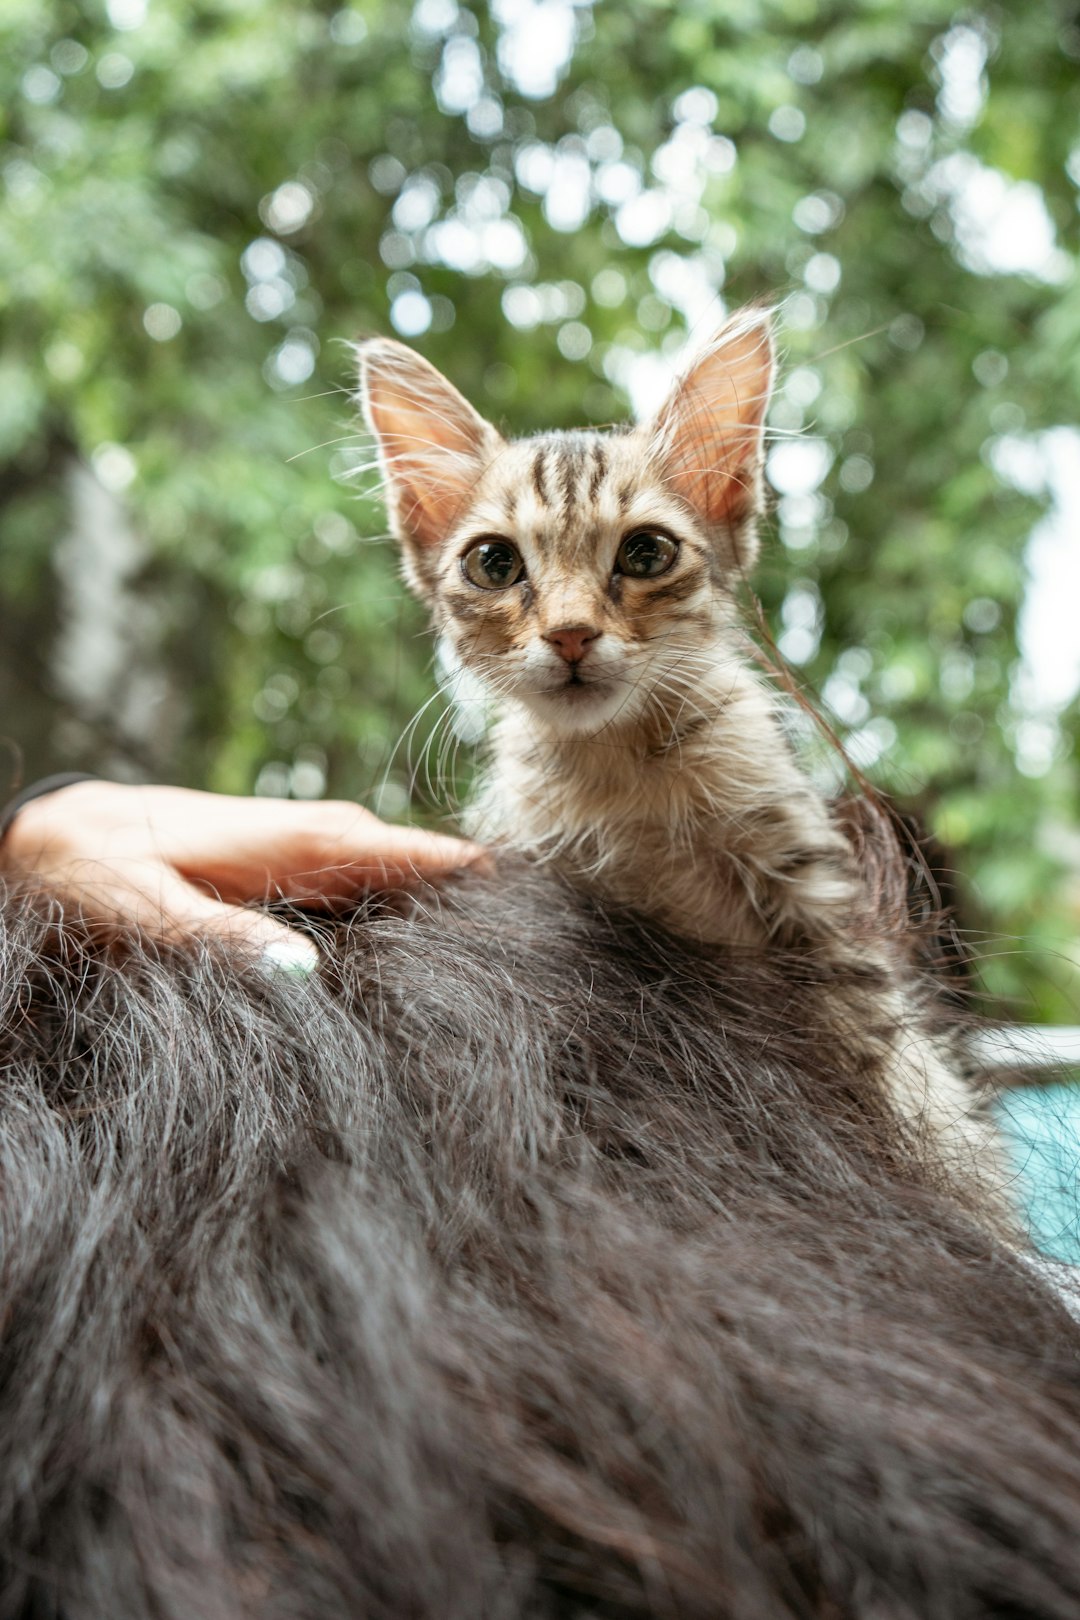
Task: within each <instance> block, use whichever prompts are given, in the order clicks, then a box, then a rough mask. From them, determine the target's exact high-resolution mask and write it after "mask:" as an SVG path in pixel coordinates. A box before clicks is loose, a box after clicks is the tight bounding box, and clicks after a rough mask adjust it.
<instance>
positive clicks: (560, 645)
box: [544, 624, 601, 664]
mask: <svg viewBox="0 0 1080 1620" xmlns="http://www.w3.org/2000/svg"><path fill="white" fill-rule="evenodd" d="M600 635H601V632H600V631H599V630H594V629H593V627H592V625H591V624H564V625H561V626H560V627H559V629H558V630H549V631H547V633H546V634H545V636H544V640H545V641H550V643H551V645H552V646H553V647H554V648H555V651H556V652H557V653H558V655H559V657H560V658H565V659H566V662H567V663H568V664H578V663H580V662H581V660H582V659H583V658H584V657H585V654H586V653H587V652H588V650H589V648H590V647H591V645H592V643H593V642H594V641H599V639H600Z"/></svg>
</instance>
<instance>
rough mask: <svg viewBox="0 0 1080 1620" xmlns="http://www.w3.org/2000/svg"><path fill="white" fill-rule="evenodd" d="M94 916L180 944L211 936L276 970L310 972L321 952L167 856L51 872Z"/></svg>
mask: <svg viewBox="0 0 1080 1620" xmlns="http://www.w3.org/2000/svg"><path fill="white" fill-rule="evenodd" d="M49 881H50V883H51V884H52V886H54V887H56V888H59V889H60V890H61V891H62V892H63V893H65V894H66V895H67V896H68V897H69V898H70V899H73V900H75V901H77V902H78V905H79V908H80V910H81V911H82V913H83V916H84V917H86V918H87V919H88V920H89V921H91V922H93V923H96V924H98V925H99V926H101V927H103V928H105V929H107V930H109V931H110V932H112V931H115V930H116V929H118V928H123V927H137V928H139V929H141V930H142V931H143V932H144V933H147V934H150V935H152V936H153V937H156V938H158V939H162V940H166V941H169V942H170V943H174V944H184V943H187V942H189V941H190V940H192V939H193V938H197V937H199V936H202V937H206V936H212V937H215V938H217V939H220V940H222V941H223V942H224V943H226V944H228V945H230V946H232V947H233V948H238V949H240V950H242V951H244V952H245V954H248V955H250V956H252V957H255V958H258V959H260V960H261V961H263V962H264V964H265V965H266V966H267V967H269V968H272V969H282V970H287V971H293V972H299V973H311V972H313V971H314V970H315V969H316V968H317V966H318V964H319V960H320V958H319V952H318V950H317V948H316V946H315V945H314V944H313V942H312V941H311V940H310V939H308V938H307V936H306V935H304V934H300V933H297V932H296V931H295V930H294V929H291V928H289V927H287V926H286V925H285V924H284V923H281V922H279V921H277V920H276V919H275V918H273V917H268V916H267V915H266V913H265V912H260V911H253V910H250V909H249V908H247V907H245V906H236V905H229V904H226V903H225V902H223V901H221V900H218V899H216V898H212V897H211V896H210V895H207V894H204V893H202V892H200V890H198V889H197V888H195V887H194V886H193V885H192V884H190V883H188V882H186V881H185V879H184V878H182V877H179V876H178V875H177V874H176V873H175V872H173V871H172V870H171V868H169V867H168V866H167V865H166V864H165V863H164V862H157V861H147V860H138V861H115V860H113V861H110V862H108V863H107V864H105V863H102V862H93V863H91V862H85V861H84V862H79V863H77V864H74V865H72V866H71V867H69V868H67V869H66V870H62V871H57V872H53V873H50V874H49Z"/></svg>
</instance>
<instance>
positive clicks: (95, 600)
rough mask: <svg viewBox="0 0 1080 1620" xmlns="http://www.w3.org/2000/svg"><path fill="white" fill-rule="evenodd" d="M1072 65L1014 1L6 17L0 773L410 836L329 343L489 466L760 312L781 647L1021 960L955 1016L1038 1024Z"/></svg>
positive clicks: (422, 1) (23, 13)
mask: <svg viewBox="0 0 1080 1620" xmlns="http://www.w3.org/2000/svg"><path fill="white" fill-rule="evenodd" d="M1078 65H1080V21H1078V19H1077V17H1076V16H1075V15H1074V14H1072V13H1069V12H1067V11H1066V10H1065V9H1059V8H1058V7H1057V6H1055V5H1054V4H1047V5H1045V6H1042V7H1030V6H1027V5H1023V4H1021V3H1020V0H993V3H987V4H984V5H976V6H973V7H972V8H971V9H968V10H965V11H963V12H958V11H957V10H956V9H955V8H954V7H953V6H952V5H949V4H946V3H944V0H856V3H854V4H844V5H841V4H839V3H833V4H823V5H818V6H810V5H807V4H806V3H805V0H739V3H737V4H733V3H731V0H724V3H721V0H680V3H679V4H678V5H677V6H676V5H669V4H662V3H659V0H656V3H650V0H624V3H622V4H620V5H618V6H614V5H611V6H607V7H603V6H590V5H588V4H576V5H575V4H572V3H570V0H492V3H491V5H490V7H489V8H485V7H483V6H480V5H476V6H473V7H469V6H466V5H462V4H459V3H458V0H416V3H415V4H414V6H413V7H412V10H411V11H408V10H407V8H403V7H401V6H398V5H392V4H388V3H381V0H362V3H357V4H354V5H345V6H343V7H341V8H339V9H335V7H334V6H333V5H329V6H325V7H323V6H318V5H308V6H301V5H296V4H287V3H277V4H275V5H273V6H270V5H267V4H260V3H259V0H108V4H103V5H99V4H96V3H93V0H90V3H86V4H75V3H69V0H44V3H43V0H8V3H7V5H6V7H5V8H4V12H3V17H2V22H0V90H2V95H0V105H2V106H3V109H4V112H3V115H2V123H0V142H2V146H0V168H2V177H3V186H4V200H3V216H2V221H0V298H2V308H3V319H4V324H5V341H4V347H3V358H2V360H0V519H2V524H3V528H2V534H0V702H2V703H3V734H4V736H5V737H6V738H7V739H9V740H10V742H11V743H13V744H14V745H16V748H17V750H18V753H19V755H20V756H21V759H22V761H23V762H24V769H25V771H26V772H27V773H29V774H31V775H32V774H37V773H39V772H41V771H43V770H46V769H49V768H59V767H71V766H85V767H88V768H98V769H104V770H109V771H112V772H119V773H126V774H133V775H140V774H142V775H147V774H149V775H153V776H167V777H169V778H171V779H173V780H179V781H190V782H199V783H205V784H209V785H212V786H216V787H218V788H223V789H228V790H234V791H247V790H250V789H251V787H252V785H253V784H257V785H258V789H259V791H264V792H274V793H285V792H292V793H294V794H297V795H300V796H303V795H314V794H318V793H320V792H322V791H324V790H325V789H326V788H327V787H328V788H329V790H330V791H332V792H334V793H335V794H343V795H357V796H361V797H365V798H367V799H369V800H371V801H372V802H375V803H377V804H378V805H379V806H380V807H381V808H382V809H383V810H384V811H389V812H393V811H394V810H398V811H402V810H404V809H405V808H406V807H407V805H408V801H409V794H410V792H412V791H414V790H416V789H417V783H416V780H415V778H416V777H417V776H420V777H422V778H426V782H425V784H424V785H423V786H422V787H421V789H420V790H419V792H420V799H421V801H424V802H426V803H427V804H428V807H429V809H430V808H431V806H432V804H435V805H437V804H438V802H439V789H438V786H437V784H435V783H434V782H433V781H432V780H431V777H432V774H433V770H434V768H433V767H432V768H428V767H425V766H424V765H423V764H422V763H421V762H422V761H423V760H424V758H425V753H424V742H425V739H427V738H430V736H431V735H432V732H433V731H437V732H438V736H437V738H436V741H435V743H434V745H433V747H432V748H431V749H430V750H429V751H428V754H427V756H426V757H427V759H428V760H429V761H430V760H431V759H432V758H433V757H434V758H435V760H436V764H438V763H439V762H440V761H441V762H442V763H443V764H445V763H446V761H447V759H448V757H449V756H451V755H452V753H453V750H452V749H451V748H449V747H447V746H446V745H445V741H444V740H442V739H444V734H443V733H442V732H441V731H440V730H439V722H438V721H437V720H436V719H433V718H431V717H432V716H434V715H435V714H436V712H437V709H438V704H435V705H433V706H432V707H431V708H429V709H428V710H427V711H426V713H425V715H424V716H423V717H422V718H421V719H420V720H419V721H418V722H417V724H416V725H415V726H414V727H413V728H412V729H411V730H409V731H408V732H407V734H406V728H407V725H408V722H409V718H410V716H411V715H413V714H414V713H415V712H416V711H417V710H418V709H419V708H420V707H421V705H423V704H424V703H425V701H426V699H427V697H428V696H429V695H430V693H431V691H432V690H433V683H432V678H431V674H430V657H429V652H428V648H427V644H426V642H425V641H424V639H423V637H422V635H421V634H420V632H421V630H422V620H421V617H420V615H419V613H418V611H417V610H416V609H415V608H414V607H412V606H411V605H410V604H408V603H407V602H406V601H405V600H404V597H403V593H402V591H401V589H400V587H399V586H398V585H397V583H396V580H395V560H394V558H393V556H392V554H391V552H390V550H389V548H388V547H386V546H383V545H375V544H372V543H371V542H372V540H373V539H375V538H376V537H378V535H379V533H380V531H381V528H382V523H383V520H382V516H381V513H380V510H379V507H378V503H377V501H376V500H375V499H373V498H372V493H371V481H370V479H369V478H367V477H366V474H365V467H366V457H367V454H368V452H367V449H366V447H365V445H364V443H363V441H362V439H361V438H360V437H359V436H358V434H357V433H356V429H355V422H354V419H353V411H352V407H351V405H350V402H349V399H348V391H349V388H350V387H351V368H350V359H349V353H348V349H347V346H346V343H347V340H348V339H350V338H352V337H355V336H356V335H357V334H358V333H360V332H362V331H371V330H387V329H396V330H397V331H398V332H399V333H400V334H401V335H402V336H404V337H405V338H407V339H408V340H410V341H412V342H415V343H416V344H417V346H418V347H420V348H422V349H423V350H424V352H426V353H427V354H428V355H429V356H430V357H431V358H432V359H433V360H434V361H435V362H436V364H438V365H439V366H440V367H442V368H443V369H444V370H445V371H446V372H447V373H448V374H449V375H450V376H451V377H453V378H454V380H455V381H456V382H457V383H458V384H459V386H461V387H462V389H463V390H464V391H465V392H466V393H467V394H468V395H469V396H470V397H471V398H472V399H473V400H474V402H475V403H476V404H477V406H478V407H479V408H480V409H481V410H483V411H484V412H486V413H487V414H489V415H492V416H494V417H495V418H496V419H500V420H505V421H506V423H507V424H509V426H510V427H511V428H512V429H513V430H515V431H529V430H531V429H533V428H537V427H541V426H549V425H561V424H569V423H573V422H576V421H581V420H582V419H586V420H591V421H596V422H602V421H605V420H609V419H612V418H614V417H617V416H619V415H620V414H622V413H623V412H624V410H625V406H626V400H627V397H628V396H629V397H631V398H632V399H633V400H634V402H635V404H636V405H637V406H638V407H639V408H647V406H648V403H649V401H650V400H653V399H655V398H656V397H657V396H658V394H659V392H660V391H661V389H662V387H663V386H664V380H665V378H666V376H667V375H668V374H669V373H670V369H671V366H672V364H673V358H674V355H675V353H676V352H677V350H678V348H679V346H680V344H681V343H682V342H683V340H684V338H685V335H686V332H687V330H688V329H690V330H691V331H692V332H700V331H703V330H705V329H707V328H709V327H710V326H712V325H714V324H715V323H716V322H717V321H718V320H719V318H720V316H721V314H722V310H723V307H724V305H725V304H728V305H730V304H736V303H738V302H741V301H743V300H745V299H748V298H751V297H756V296H766V297H770V298H772V299H774V300H776V301H777V302H778V304H779V308H780V319H781V323H782V342H783V347H784V350H785V378H786V380H785V381H784V382H783V384H782V386H781V389H780V391H779V394H778V397H777V400H776V402H775V406H774V409H773V413H772V417H771V422H772V427H773V430H774V434H775V444H774V446H773V449H772V451H771V457H770V476H771V480H772V483H773V485H774V488H775V491H776V496H777V499H776V505H775V521H774V523H773V524H772V529H773V531H774V533H773V544H772V546H771V548H770V557H769V562H768V564H767V566H766V568H765V569H764V571H763V575H762V578H761V581H760V588H761V592H762V596H763V600H764V602H765V607H766V611H767V614H768V617H769V619H770V621H771V623H772V624H773V626H774V633H775V635H776V637H777V639H778V642H779V645H780V648H781V650H782V651H783V653H784V655H785V657H786V658H787V659H788V661H789V662H790V663H792V664H793V665H795V666H797V667H798V668H799V669H800V671H801V672H803V673H804V674H805V676H806V678H807V680H808V681H809V682H810V683H812V685H813V686H814V687H815V688H816V689H817V690H818V692H819V693H820V694H821V697H822V701H823V703H824V706H825V710H826V713H827V714H828V715H829V717H830V719H831V720H832V722H833V723H834V724H835V725H836V726H837V727H838V728H839V729H840V730H841V732H842V733H843V734H844V735H845V739H846V743H847V746H848V749H849V751H850V753H851V755H852V757H853V759H854V760H855V761H856V763H857V764H859V765H860V766H861V767H863V768H865V769H867V770H869V771H870V772H871V774H872V775H873V777H874V778H875V779H876V780H878V781H880V782H882V783H883V784H884V785H885V786H887V787H888V788H889V789H890V790H891V791H893V792H895V793H897V794H898V795H899V796H900V797H901V798H904V799H906V800H907V801H909V802H911V803H912V804H913V805H914V806H915V807H917V809H918V810H919V812H920V814H921V815H922V816H923V818H924V820H925V821H926V822H927V823H928V825H929V826H931V827H932V828H933V830H934V831H935V833H936V834H937V835H938V837H939V838H940V839H941V840H942V841H943V843H944V844H945V846H946V847H947V848H948V849H949V850H950V851H951V852H953V855H954V857H955V860H956V863H957V864H958V865H959V866H960V867H961V869H962V871H963V872H964V874H965V875H966V880H967V882H968V884H969V886H970V890H971V893H972V895H973V896H974V905H975V911H974V913H973V914H974V915H975V916H976V917H977V919H978V921H980V922H981V923H982V924H984V925H985V926H986V927H988V928H989V929H991V930H992V931H993V932H994V933H995V934H997V935H1000V936H1001V937H1002V938H1004V939H1009V940H1012V941H1017V942H1023V943H1017V944H1015V945H1009V946H1007V947H1003V948H1002V950H1001V952H1000V953H996V954H991V956H990V957H989V959H988V961H987V963H986V970H985V971H986V978H987V982H988V984H989V986H990V988H991V990H992V991H993V992H995V993H998V994H1003V995H1009V996H1012V997H1013V998H1014V1003H1013V1005H1014V1010H1019V1011H1021V1012H1022V1013H1024V1014H1025V1015H1030V1014H1031V1013H1036V1012H1037V1013H1039V1014H1041V1015H1043V1016H1055V1015H1058V1016H1060V1015H1065V1016H1070V1015H1071V1016H1075V1011H1076V1004H1077V994H1076V992H1077V970H1076V956H1077V945H1076V936H1077V933H1078V932H1080V921H1078V919H1080V897H1078V884H1077V876H1076V872H1077V867H1078V866H1080V860H1078V859H1077V855H1076V840H1077V834H1076V832H1075V830H1072V829H1073V828H1074V826H1075V821H1074V809H1073V807H1074V805H1075V792H1076V782H1077V775H1078V772H1080V724H1078V714H1077V706H1076V702H1075V696H1074V688H1072V687H1070V683H1069V681H1068V679H1067V678H1066V679H1065V680H1064V684H1063V685H1062V684H1061V683H1060V682H1059V689H1058V690H1057V691H1055V692H1053V693H1050V694H1049V695H1048V694H1047V692H1046V690H1045V689H1044V688H1045V682H1043V683H1042V684H1040V676H1039V670H1038V669H1037V668H1033V651H1032V648H1033V645H1034V650H1035V653H1038V651H1039V650H1040V649H1039V647H1038V645H1037V643H1038V624H1037V621H1036V620H1035V619H1034V618H1032V616H1031V613H1030V608H1031V602H1030V598H1029V599H1028V608H1029V620H1030V622H1031V624H1033V625H1034V626H1035V628H1034V629H1031V628H1030V625H1029V635H1028V642H1027V644H1026V646H1025V648H1024V650H1023V652H1021V651H1020V650H1018V639H1017V637H1018V623H1019V617H1020V614H1021V611H1022V608H1023V606H1024V603H1025V589H1026V578H1027V576H1026V571H1025V547H1026V546H1027V543H1028V536H1029V534H1030V533H1031V530H1032V527H1033V525H1034V523H1035V521H1036V519H1037V518H1038V516H1039V512H1040V510H1041V509H1042V508H1044V507H1045V506H1046V505H1047V504H1048V502H1049V501H1050V499H1051V497H1052V495H1053V491H1054V488H1055V485H1054V482H1053V477H1054V469H1055V468H1057V469H1058V473H1059V475H1060V477H1059V483H1062V484H1063V483H1064V482H1065V481H1066V473H1065V472H1063V471H1062V470H1061V469H1062V468H1067V467H1069V466H1071V465H1072V464H1074V463H1076V464H1080V437H1077V436H1076V434H1075V430H1074V431H1071V432H1070V431H1069V429H1070V427H1071V426H1072V425H1073V424H1075V421H1076V409H1077V400H1078V398H1080V277H1078V272H1077V246H1078V242H1077V239H1078V218H1077V197H1078V190H1077V188H1078V186H1080V71H1078ZM1055 429H1056V430H1057V432H1056V433H1053V432H1051V430H1055ZM1048 479H1049V480H1050V482H1049V483H1048ZM1073 518H1074V520H1075V518H1076V514H1075V511H1074V513H1073ZM1057 521H1058V522H1059V524H1060V523H1061V522H1063V521H1064V518H1062V517H1061V516H1060V515H1059V517H1058V519H1057ZM1047 537H1048V549H1049V550H1050V551H1051V552H1052V549H1053V546H1052V532H1051V531H1047ZM1077 543H1078V542H1077V540H1076V537H1075V536H1074V537H1073V544H1074V545H1076V544H1077ZM1075 577H1076V576H1075V571H1074V574H1073V578H1074V580H1075ZM1043 588H1044V590H1045V582H1044V584H1043ZM1076 606H1077V607H1080V604H1076ZM1035 662H1036V663H1037V659H1036V660H1035ZM1070 696H1072V699H1073V700H1072V704H1071V707H1067V706H1066V703H1065V700H1066V699H1068V698H1069V697H1070ZM403 734H406V735H405V736H404V740H401V739H402V738H403ZM14 752H15V750H13V753H14ZM823 768H824V766H823ZM450 774H451V775H452V774H453V773H452V772H450ZM420 808H421V809H423V803H422V804H421V806H420ZM1070 841H1071V842H1070ZM1070 861H1071V863H1072V878H1071V886H1070V881H1065V880H1063V877H1062V873H1063V871H1064V870H1065V869H1066V867H1067V866H1068V864H1069V862H1070ZM1029 944H1034V946H1035V947H1038V949H1035V950H1034V951H1032V950H1029V948H1028V946H1029ZM1070 950H1071V952H1072V960H1071V963H1070V960H1069V952H1070Z"/></svg>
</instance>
